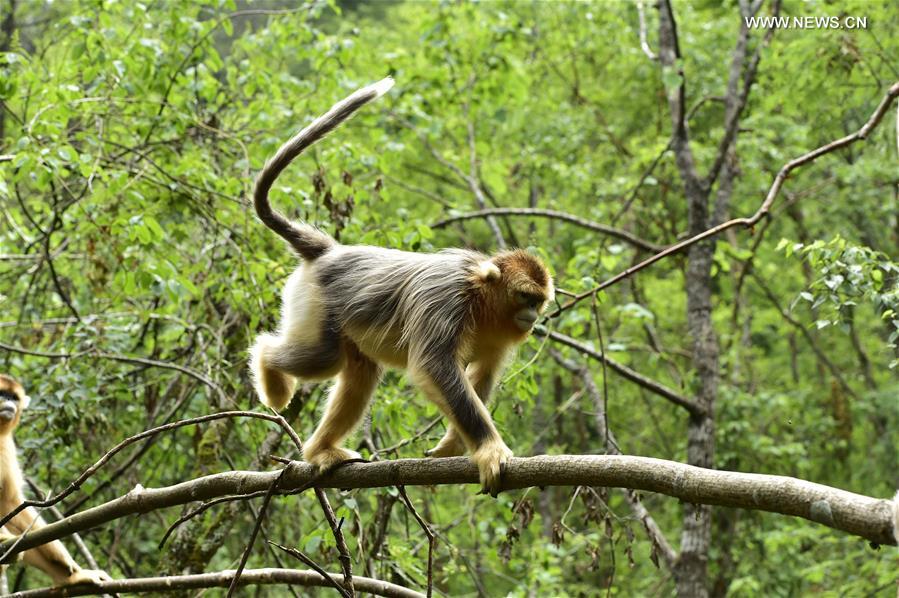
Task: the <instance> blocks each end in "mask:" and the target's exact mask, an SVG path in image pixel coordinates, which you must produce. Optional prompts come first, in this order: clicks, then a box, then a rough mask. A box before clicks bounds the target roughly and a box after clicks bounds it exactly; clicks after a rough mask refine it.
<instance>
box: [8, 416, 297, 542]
mask: <svg viewBox="0 0 899 598" xmlns="http://www.w3.org/2000/svg"><path fill="white" fill-rule="evenodd" d="M228 417H250V418H256V419H264V420H268V421H271V422H275V423H276V424H278V425H279V426H281V429H283V430H284V431H285V432H287V434H288V436H290V437H291V439H292V440H293V441H294V443H298V442H300V439H299V437H298V436H297V433H296V432H295V431H294V429H293V428H291V427H290V424H288V423H287V421H286V420H285V419H284V418H283V417H281V416H280V415H269V414H267V413H256V412H254V411H223V412H221V413H211V414H209V415H203V416H200V417H194V418H192V419H185V420H181V421H177V422H172V423H169V424H164V425H162V426H157V427H155V428H151V429H150V430H146V431H144V432H141V433H140V434H135V435H134V436H129V437H128V438H126V439H125V440H123V441H121V442H120V443H118V444H117V445H115V446H114V447H113V448H112V449H110V450H109V451H108V452H107V453H106V454H105V455H103V456H102V457H100V458H99V459H98V460H97V462H96V463H94V464H93V465H91V466H90V467H88V468H87V469H86V470H84V472H83V473H82V474H81V475H80V476H78V479H76V480H75V481H74V482H72V483H71V484H69V486H68V487H67V488H66V489H65V490H63V491H62V492H59V493H58V494H55V495H54V496H51V497H50V498H48V499H47V500H26V501H25V502H23V503H22V504H20V505H19V506H18V507H16V508H15V509H13V510H12V511H10V512H9V513H7V514H6V515H5V516H4V517H3V518H2V519H0V527H2V526H3V525H6V523H7V522H8V521H9V520H10V519H12V518H13V517H15V516H16V515H17V514H19V513H21V512H22V511H24V510H25V509H27V508H28V507H38V508H43V507H49V506H52V505H55V504H56V503H58V502H59V501H61V500H62V499H64V498H65V497H67V496H69V495H70V494H72V493H73V492H75V491H76V490H78V489H79V488H80V487H81V484H83V483H84V482H85V481H87V479H88V478H90V477H91V476H92V475H94V474H95V473H97V470H99V469H100V468H101V467H103V465H105V464H106V463H108V462H109V460H110V459H112V457H113V456H115V455H116V454H117V453H119V452H120V451H121V450H122V449H124V448H125V447H126V446H128V445H130V444H134V443H135V442H138V441H139V440H142V439H144V438H149V437H151V436H155V435H156V434H159V433H160V432H165V431H168V430H174V429H175V428H182V427H184V426H191V425H195V424H200V423H204V422H208V421H213V420H217V419H224V418H228ZM137 488H140V487H139V486H138V487H137ZM137 488H135V489H137ZM229 494H244V492H243V491H238V492H231V493H229ZM217 496H221V495H215V497H217ZM195 500H201V499H195Z"/></svg>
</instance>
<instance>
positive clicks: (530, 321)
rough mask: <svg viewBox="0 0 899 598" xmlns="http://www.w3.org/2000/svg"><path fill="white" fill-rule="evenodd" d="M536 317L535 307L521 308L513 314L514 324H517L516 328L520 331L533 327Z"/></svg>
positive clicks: (526, 330)
mask: <svg viewBox="0 0 899 598" xmlns="http://www.w3.org/2000/svg"><path fill="white" fill-rule="evenodd" d="M537 317H538V316H537V310H535V309H524V310H521V311H519V312H518V313H517V314H516V315H515V325H516V326H518V329H519V330H521V331H522V332H528V331H529V330H530V329H531V328H533V327H534V324H535V323H536V322H537Z"/></svg>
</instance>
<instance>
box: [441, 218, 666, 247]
mask: <svg viewBox="0 0 899 598" xmlns="http://www.w3.org/2000/svg"><path fill="white" fill-rule="evenodd" d="M488 216H537V217H539V218H552V219H554V220H562V221H564V222H570V223H571V224H575V225H577V226H580V227H583V228H586V229H589V230H592V231H595V232H598V233H602V234H604V235H609V236H610V237H615V238H616V239H620V240H622V241H624V242H626V243H630V244H631V245H633V246H634V247H636V248H638V249H643V250H645V251H661V250H662V249H664V246H663V245H656V244H655V243H651V242H649V241H644V240H643V239H641V238H640V237H637V236H636V235H632V234H631V233H629V232H627V231H625V230H621V229H620V228H615V227H613V226H608V225H606V224H600V223H599V222H593V221H592V220H587V219H586V218H581V217H580V216H575V215H574V214H568V213H567V212H559V211H557V210H544V209H542V208H490V209H487V210H478V211H477V212H468V213H467V214H459V215H458V216H450V217H448V218H444V219H443V220H438V221H437V222H435V223H434V224H432V225H431V228H443V227H445V226H448V225H449V224H452V223H453V222H460V221H462V220H471V219H473V218H486V217H488Z"/></svg>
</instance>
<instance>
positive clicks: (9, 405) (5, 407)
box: [0, 401, 18, 421]
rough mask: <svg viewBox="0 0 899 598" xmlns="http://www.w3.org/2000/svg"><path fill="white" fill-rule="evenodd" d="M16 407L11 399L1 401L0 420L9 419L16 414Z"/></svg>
mask: <svg viewBox="0 0 899 598" xmlns="http://www.w3.org/2000/svg"><path fill="white" fill-rule="evenodd" d="M16 411H18V407H16V404H15V403H13V402H12V401H3V402H2V403H0V420H3V421H10V420H11V419H12V418H14V417H15V416H16Z"/></svg>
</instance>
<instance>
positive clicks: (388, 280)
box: [318, 245, 487, 365]
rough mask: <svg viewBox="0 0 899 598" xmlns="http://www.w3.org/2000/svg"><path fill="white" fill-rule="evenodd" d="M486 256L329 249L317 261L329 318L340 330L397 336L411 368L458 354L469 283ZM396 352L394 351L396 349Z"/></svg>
mask: <svg viewBox="0 0 899 598" xmlns="http://www.w3.org/2000/svg"><path fill="white" fill-rule="evenodd" d="M485 259H487V258H486V257H485V256H483V255H481V254H479V253H477V252H474V251H466V250H461V249H447V250H444V251H440V252H438V253H430V254H429V253H411V252H406V251H398V250H395V249H383V248H380V247H367V246H345V245H341V246H338V247H335V248H333V249H332V250H331V251H329V252H328V253H326V254H324V255H323V256H321V257H320V258H319V260H318V265H319V268H318V272H319V282H320V284H322V286H323V287H324V289H323V291H324V293H323V295H324V297H325V298H326V301H327V306H328V309H327V311H328V315H329V317H332V318H335V319H336V320H337V322H339V326H340V328H341V329H344V328H346V327H351V328H352V329H355V330H367V331H368V332H367V334H372V335H378V336H376V337H374V338H372V339H371V340H372V341H374V342H377V343H379V344H380V343H382V342H384V341H385V339H386V337H387V335H388V334H391V333H393V334H396V335H399V340H398V344H399V345H400V346H401V347H402V348H405V349H407V350H408V351H409V360H410V362H417V363H419V364H420V365H426V364H424V363H421V360H422V359H427V358H434V357H438V358H446V357H447V355H448V354H452V353H453V352H454V351H455V350H456V349H457V343H458V340H459V338H460V336H461V333H462V329H463V326H464V325H465V321H466V318H467V316H468V315H469V314H468V309H469V305H470V296H469V293H470V289H471V282H470V280H469V279H470V277H471V276H472V274H473V272H474V271H475V270H476V269H477V267H478V264H479V263H480V262H482V261H483V260H485ZM398 348H399V347H398Z"/></svg>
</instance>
